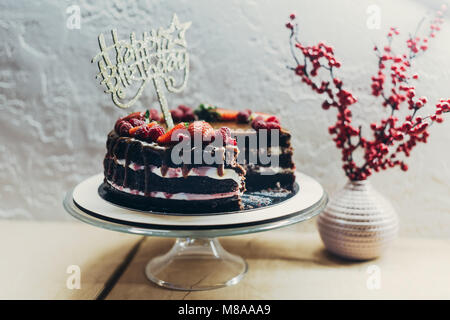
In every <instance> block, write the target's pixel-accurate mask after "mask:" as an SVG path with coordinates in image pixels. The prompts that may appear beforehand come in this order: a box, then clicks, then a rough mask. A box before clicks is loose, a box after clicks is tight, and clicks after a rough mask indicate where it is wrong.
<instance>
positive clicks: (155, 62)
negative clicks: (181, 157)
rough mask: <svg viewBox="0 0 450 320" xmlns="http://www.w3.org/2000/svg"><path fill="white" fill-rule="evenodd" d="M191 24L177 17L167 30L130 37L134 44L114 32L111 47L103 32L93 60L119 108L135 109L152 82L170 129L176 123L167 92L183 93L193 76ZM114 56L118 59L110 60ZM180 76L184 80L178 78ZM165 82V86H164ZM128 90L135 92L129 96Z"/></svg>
mask: <svg viewBox="0 0 450 320" xmlns="http://www.w3.org/2000/svg"><path fill="white" fill-rule="evenodd" d="M190 25H191V22H186V23H180V22H179V20H178V17H177V15H176V14H174V15H173V18H172V22H171V24H170V26H169V27H168V28H167V29H163V28H162V27H160V28H159V29H158V30H155V29H152V30H151V31H150V33H148V32H144V33H143V36H142V39H141V40H138V39H136V35H135V33H134V32H133V33H131V34H130V41H129V42H128V41H126V40H119V39H118V37H117V31H116V30H112V31H111V34H112V41H113V43H112V44H111V45H109V46H108V45H107V44H106V41H105V37H104V36H103V34H102V33H101V34H100V35H99V36H98V42H99V45H100V52H99V53H98V54H97V55H96V56H95V57H94V58H93V59H92V62H95V61H97V63H98V68H99V70H100V72H99V73H98V74H97V78H100V77H101V78H102V81H101V82H100V84H102V85H105V86H106V90H105V93H110V94H111V97H112V100H113V102H114V104H115V105H116V106H118V107H119V108H122V109H126V108H129V107H131V106H132V105H133V104H134V103H135V102H136V101H137V100H138V99H139V97H140V96H141V94H142V92H143V90H144V88H145V86H146V85H147V83H148V82H149V81H152V82H153V85H154V87H155V90H156V95H157V97H158V101H159V104H160V105H161V110H162V112H163V115H164V119H165V121H166V124H167V126H168V127H169V128H172V127H173V120H172V117H171V115H170V112H169V108H168V106H167V100H166V97H165V95H164V92H163V89H164V86H165V87H166V89H167V91H169V92H175V93H177V92H181V91H183V89H184V88H185V87H186V83H187V80H188V75H189V54H188V52H187V44H186V39H185V33H186V30H187V29H188V28H189V27H190ZM110 54H112V55H113V56H114V55H115V61H114V57H113V58H110ZM177 72H178V73H180V74H179V76H180V77H181V80H180V81H178V82H179V83H178V84H177V80H176V79H175V76H176V73H177ZM163 83H164V85H163ZM126 91H132V92H133V91H134V95H133V96H131V97H127V92H126Z"/></svg>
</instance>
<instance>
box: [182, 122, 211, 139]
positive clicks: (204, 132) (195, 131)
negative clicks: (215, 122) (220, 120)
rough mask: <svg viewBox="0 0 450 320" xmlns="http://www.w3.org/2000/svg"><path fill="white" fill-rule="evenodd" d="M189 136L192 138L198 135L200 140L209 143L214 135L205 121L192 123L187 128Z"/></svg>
mask: <svg viewBox="0 0 450 320" xmlns="http://www.w3.org/2000/svg"><path fill="white" fill-rule="evenodd" d="M188 131H189V134H190V135H191V137H192V138H194V137H195V136H196V135H200V136H201V137H202V140H204V141H210V140H211V137H212V136H213V135H214V129H213V127H212V126H211V125H210V124H209V123H208V122H206V121H194V122H192V123H191V124H190V125H189V127H188Z"/></svg>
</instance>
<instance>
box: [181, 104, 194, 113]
mask: <svg viewBox="0 0 450 320" xmlns="http://www.w3.org/2000/svg"><path fill="white" fill-rule="evenodd" d="M178 109H180V110H181V111H183V113H186V112H189V111H192V108H191V107H188V106H185V105H183V104H180V105H179V106H178Z"/></svg>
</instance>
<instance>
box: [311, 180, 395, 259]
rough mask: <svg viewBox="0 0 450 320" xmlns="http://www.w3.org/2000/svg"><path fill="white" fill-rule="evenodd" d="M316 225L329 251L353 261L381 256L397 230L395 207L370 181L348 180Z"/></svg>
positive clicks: (331, 200)
mask: <svg viewBox="0 0 450 320" xmlns="http://www.w3.org/2000/svg"><path fill="white" fill-rule="evenodd" d="M317 224H318V228H319V233H320V237H321V238H322V241H323V243H324V245H325V247H326V248H327V250H328V251H330V252H332V253H333V254H335V255H337V256H340V257H343V258H347V259H352V260H369V259H374V258H377V257H379V256H380V255H381V254H382V253H383V251H384V250H385V249H386V248H387V247H389V245H390V244H391V243H392V241H393V240H394V239H395V238H396V236H397V233H398V217H397V214H396V213H395V210H394V209H393V207H392V205H391V204H390V203H389V201H388V200H386V199H385V198H384V197H383V196H382V195H381V194H379V193H378V192H377V191H376V190H375V189H374V188H373V187H372V185H371V183H370V182H369V181H367V180H364V181H349V182H347V184H346V185H345V186H344V188H342V189H341V190H339V191H338V192H336V194H334V195H333V196H332V197H331V199H330V202H329V203H328V206H327V207H326V209H325V210H324V212H322V213H321V214H320V215H319V218H318V220H317Z"/></svg>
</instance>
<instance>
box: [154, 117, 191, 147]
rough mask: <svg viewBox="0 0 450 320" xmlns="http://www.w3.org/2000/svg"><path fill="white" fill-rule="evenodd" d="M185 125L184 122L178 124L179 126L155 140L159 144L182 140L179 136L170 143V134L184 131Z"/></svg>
mask: <svg viewBox="0 0 450 320" xmlns="http://www.w3.org/2000/svg"><path fill="white" fill-rule="evenodd" d="M186 128H187V125H186V123H184V122H180V123H179V124H177V125H176V126H175V127H173V128H172V129H170V130H169V131H167V132H166V133H165V134H163V135H162V136H159V137H158V140H156V141H157V142H158V143H159V144H171V143H176V142H178V141H180V139H182V137H181V136H179V137H178V138H177V139H174V140H175V141H172V134H173V133H174V132H175V131H176V130H186Z"/></svg>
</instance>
